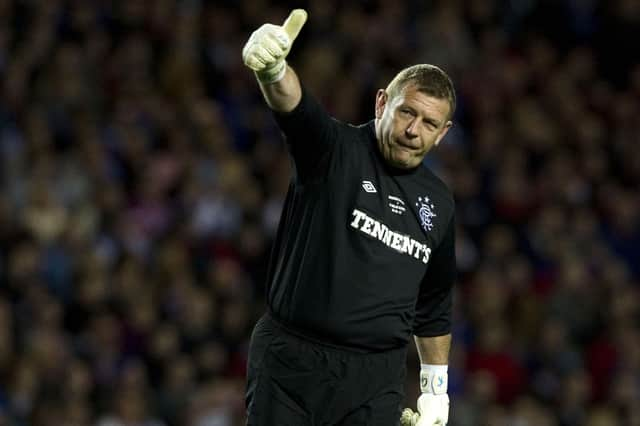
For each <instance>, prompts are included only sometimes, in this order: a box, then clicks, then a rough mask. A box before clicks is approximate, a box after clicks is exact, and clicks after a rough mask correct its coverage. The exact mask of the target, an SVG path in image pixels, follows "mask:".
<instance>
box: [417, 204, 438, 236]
mask: <svg viewBox="0 0 640 426" xmlns="http://www.w3.org/2000/svg"><path fill="white" fill-rule="evenodd" d="M416 207H417V208H418V216H420V225H422V229H424V230H425V231H431V230H432V229H433V221H432V220H431V219H432V218H434V217H436V213H435V211H434V209H435V206H434V205H433V203H432V202H431V200H429V197H427V196H424V197H418V202H417V203H416Z"/></svg>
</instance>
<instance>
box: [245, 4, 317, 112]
mask: <svg viewBox="0 0 640 426" xmlns="http://www.w3.org/2000/svg"><path fill="white" fill-rule="evenodd" d="M306 20H307V12H305V11H304V10H303V9H295V10H293V11H292V12H291V14H290V15H289V17H288V18H287V20H286V21H285V22H284V24H283V25H282V26H280V25H273V24H264V25H262V26H261V27H260V28H258V29H257V30H256V31H254V32H253V34H251V37H250V38H249V41H247V44H245V46H244V48H243V49H242V60H243V61H244V64H245V65H246V66H247V67H249V68H251V69H252V70H253V71H254V72H255V75H256V78H257V80H258V83H259V84H260V89H261V90H262V94H263V95H264V99H265V101H266V102H267V105H269V107H270V108H271V109H273V110H275V111H278V112H290V111H292V110H293V109H294V108H295V107H296V106H297V105H298V103H299V102H300V99H301V97H302V88H301V87H300V80H299V79H298V76H297V75H296V73H295V71H293V69H292V68H291V67H290V66H288V65H287V61H286V60H285V58H286V57H287V55H288V54H289V51H290V50H291V46H292V44H293V42H294V40H295V39H296V37H298V34H299V33H300V30H301V29H302V26H303V25H304V23H305V22H306Z"/></svg>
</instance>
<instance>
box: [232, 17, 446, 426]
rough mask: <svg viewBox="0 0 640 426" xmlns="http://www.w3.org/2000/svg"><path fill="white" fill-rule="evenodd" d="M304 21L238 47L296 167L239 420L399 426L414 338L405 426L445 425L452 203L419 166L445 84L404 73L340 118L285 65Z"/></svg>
mask: <svg viewBox="0 0 640 426" xmlns="http://www.w3.org/2000/svg"><path fill="white" fill-rule="evenodd" d="M306 17H307V15H306V12H305V11H303V10H300V9H298V10H294V11H293V12H292V13H291V15H290V16H289V17H288V18H287V20H286V21H285V23H284V24H283V25H282V26H279V25H273V24H264V25H263V26H261V27H260V28H258V29H257V30H256V31H255V32H253V34H252V35H251V37H250V38H249V40H248V41H247V43H246V45H245V46H244V48H243V51H242V58H243V61H244V63H245V65H246V66H247V67H248V68H250V69H251V70H252V71H253V72H254V73H255V76H256V78H257V81H258V84H259V86H260V89H261V91H262V94H263V95H264V99H265V101H266V103H267V104H268V106H269V107H270V108H271V110H272V111H273V114H274V117H275V120H276V122H277V123H278V125H279V127H280V129H281V130H282V132H283V134H284V136H285V140H286V143H287V147H288V150H289V153H290V156H291V159H292V163H293V166H294V167H293V171H294V172H293V176H292V179H291V182H290V185H289V190H288V194H287V197H286V201H285V205H284V208H283V211H282V216H281V219H280V225H279V229H278V234H277V237H276V241H275V243H274V247H273V252H272V256H271V260H270V265H269V272H268V276H267V280H268V281H267V307H268V312H267V313H266V314H265V315H264V316H263V317H262V318H261V319H260V320H259V321H258V323H257V324H256V326H255V328H254V331H253V335H252V337H251V347H250V351H249V361H248V378H247V395H246V402H247V415H248V421H247V424H248V425H250V426H306V425H309V426H311V425H315V426H319V425H349V426H354V425H380V426H390V425H397V424H399V422H400V416H401V404H402V401H403V398H404V391H403V387H404V382H405V375H406V349H407V345H408V343H409V341H410V340H411V339H412V337H413V339H414V341H415V343H416V345H417V348H418V353H419V356H420V361H421V366H422V367H421V372H420V386H421V389H422V394H421V396H420V398H419V399H418V402H417V408H418V414H416V415H413V413H410V412H407V413H405V415H404V416H403V418H402V422H403V424H417V425H420V426H432V425H445V424H446V423H447V419H448V415H449V397H448V396H447V364H448V356H449V347H450V344H451V335H450V330H451V303H452V285H453V282H454V276H455V255H454V201H453V196H452V194H451V192H450V190H449V189H448V188H447V187H446V185H445V184H444V183H443V182H442V181H441V180H440V179H438V178H437V177H436V176H435V175H434V174H433V173H432V172H431V171H430V170H429V169H428V168H427V167H425V166H424V165H423V161H422V160H423V159H424V157H425V155H426V154H427V153H428V152H429V151H430V150H431V149H432V148H434V147H435V146H437V145H438V144H439V143H440V141H441V140H442V138H443V137H444V136H445V134H446V133H447V131H448V130H449V128H450V127H451V125H452V122H451V118H452V115H453V112H454V109H455V94H454V89H453V86H452V83H451V80H450V79H449V77H448V76H447V75H446V74H445V73H444V72H443V71H442V70H441V69H440V68H438V67H435V66H433V65H427V64H422V65H414V66H411V67H408V68H406V69H404V70H402V71H400V72H399V73H398V75H396V76H395V78H394V79H393V80H392V81H391V82H390V83H389V85H388V86H387V87H386V88H385V89H379V90H378V91H377V93H376V99H375V105H373V106H374V112H375V118H374V119H372V120H371V121H369V122H368V123H364V124H361V125H357V126H356V125H350V124H346V123H342V122H340V121H338V120H336V119H334V118H332V117H330V116H329V115H328V114H327V112H326V111H325V110H324V109H323V108H322V107H321V105H320V104H319V103H318V102H317V101H316V100H315V98H314V97H313V96H312V94H311V93H309V91H307V90H305V88H304V86H303V85H302V84H301V83H300V80H299V79H298V76H297V75H296V73H295V71H294V70H293V69H292V68H291V67H290V66H288V65H287V62H286V61H285V58H286V56H287V54H288V53H289V51H290V49H291V47H292V44H293V42H294V41H295V39H296V37H297V36H298V33H299V32H300V30H301V28H302V26H303V25H304V23H305V21H306Z"/></svg>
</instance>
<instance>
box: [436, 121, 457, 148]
mask: <svg viewBox="0 0 640 426" xmlns="http://www.w3.org/2000/svg"><path fill="white" fill-rule="evenodd" d="M451 126H453V122H452V121H451V120H449V121H447V124H445V125H444V128H443V129H442V130H441V131H440V134H439V135H438V137H437V138H436V141H435V145H436V146H438V144H439V143H440V141H441V140H442V138H444V135H446V134H447V132H448V131H449V129H450V128H451Z"/></svg>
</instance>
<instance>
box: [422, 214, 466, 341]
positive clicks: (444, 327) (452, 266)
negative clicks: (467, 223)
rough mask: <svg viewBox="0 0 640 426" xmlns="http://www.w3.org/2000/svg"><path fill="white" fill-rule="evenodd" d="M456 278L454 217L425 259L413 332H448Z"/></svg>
mask: <svg viewBox="0 0 640 426" xmlns="http://www.w3.org/2000/svg"><path fill="white" fill-rule="evenodd" d="M455 279H456V255H455V219H454V217H453V215H452V217H451V220H450V222H449V225H448V226H447V230H446V232H445V236H444V238H443V240H442V242H441V243H440V245H439V246H438V248H437V249H436V250H435V251H434V253H433V255H432V256H431V260H430V261H429V267H428V268H427V273H426V275H425V277H424V279H423V281H422V285H421V287H420V293H419V294H418V300H417V303H416V316H415V321H414V326H413V334H415V335H416V336H418V337H433V336H442V335H445V334H449V333H450V332H451V307H452V298H453V283H454V281H455Z"/></svg>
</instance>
